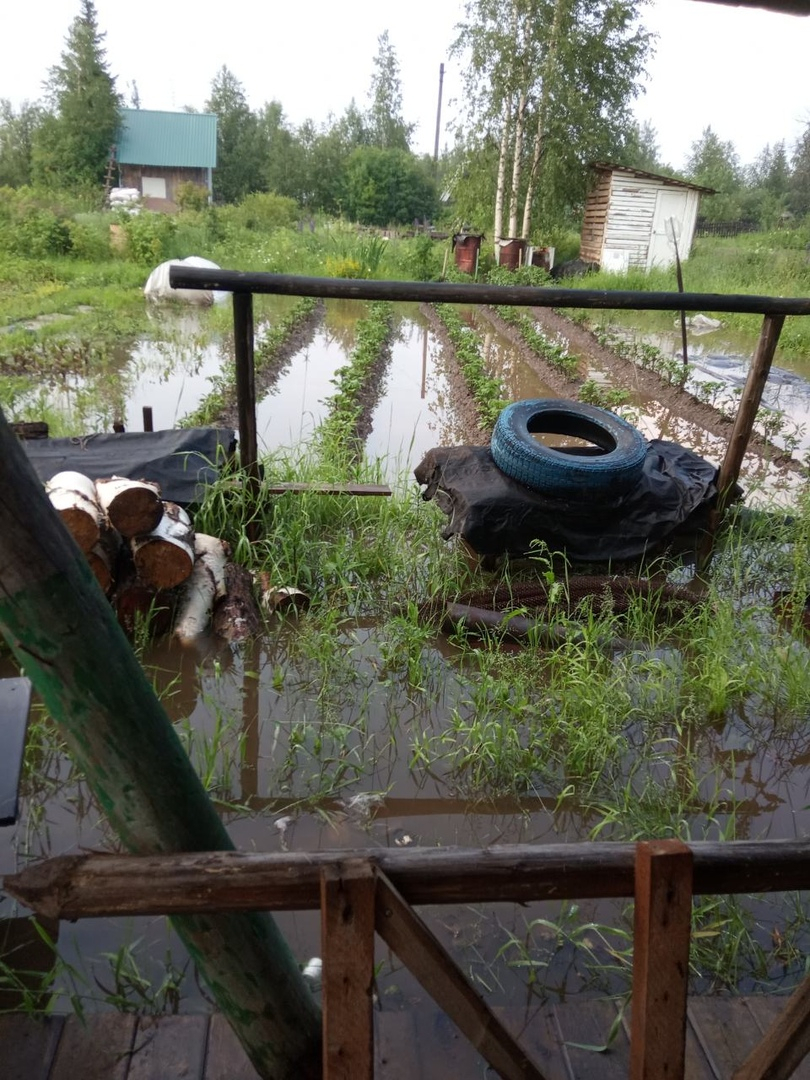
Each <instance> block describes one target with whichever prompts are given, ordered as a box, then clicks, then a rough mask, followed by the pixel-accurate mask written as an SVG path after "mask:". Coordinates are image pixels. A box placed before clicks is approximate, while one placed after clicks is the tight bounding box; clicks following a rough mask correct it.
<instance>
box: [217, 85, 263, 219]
mask: <svg viewBox="0 0 810 1080" xmlns="http://www.w3.org/2000/svg"><path fill="white" fill-rule="evenodd" d="M205 110H206V112H209V113H214V114H215V115H216V117H217V167H216V169H215V170H214V198H215V199H216V201H217V202H218V203H238V202H241V200H242V199H244V197H245V195H249V194H250V193H251V192H253V191H263V190H265V189H266V187H267V183H266V180H265V175H264V174H265V167H266V153H267V137H266V133H265V131H264V129H263V127H262V126H261V125H260V122H259V118H258V117H257V116H256V114H255V113H254V112H252V111H251V109H250V106H249V105H248V101H247V97H246V96H245V90H244V87H243V86H242V84H241V82H240V81H239V80H238V79H237V77H236V76H235V75H234V73H233V72H232V71H231V70H230V69H229V68H227V67H226V66H225V65H223V66H222V67H221V68H220V69H219V71H218V72H217V74H216V75H215V77H214V81H213V82H212V83H211V97H210V98H209V99H208V101H207V102H206V104H205Z"/></svg>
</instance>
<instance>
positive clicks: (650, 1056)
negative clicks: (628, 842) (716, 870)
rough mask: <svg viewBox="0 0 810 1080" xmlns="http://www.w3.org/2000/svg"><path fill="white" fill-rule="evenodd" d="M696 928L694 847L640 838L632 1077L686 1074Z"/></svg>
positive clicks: (670, 1078) (652, 1079) (678, 1079)
mask: <svg viewBox="0 0 810 1080" xmlns="http://www.w3.org/2000/svg"><path fill="white" fill-rule="evenodd" d="M691 928H692V852H691V851H690V850H689V848H688V847H687V846H686V844H683V843H681V841H680V840H650V841H645V842H643V843H640V844H638V846H637V848H636V908H635V926H634V933H633V1015H632V1021H631V1025H632V1026H631V1035H630V1080H683V1070H684V1058H685V1052H686V991H687V988H688V982H689V940H690V935H691Z"/></svg>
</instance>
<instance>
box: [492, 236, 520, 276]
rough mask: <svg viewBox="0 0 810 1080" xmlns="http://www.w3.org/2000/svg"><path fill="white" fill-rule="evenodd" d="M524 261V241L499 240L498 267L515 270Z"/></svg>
mask: <svg viewBox="0 0 810 1080" xmlns="http://www.w3.org/2000/svg"><path fill="white" fill-rule="evenodd" d="M525 261H526V241H525V240H501V241H500V243H499V245H498V266H505V267H506V269H507V270H517V268H518V267H519V266H522V265H523V263H524V262H525Z"/></svg>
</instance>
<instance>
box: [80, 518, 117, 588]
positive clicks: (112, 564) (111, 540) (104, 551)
mask: <svg viewBox="0 0 810 1080" xmlns="http://www.w3.org/2000/svg"><path fill="white" fill-rule="evenodd" d="M120 550H121V537H120V536H119V535H118V533H117V532H116V531H115V529H111V528H110V527H109V525H106V526H105V527H104V528H102V530H101V533H100V535H99V538H98V540H97V541H96V543H95V544H94V545H93V547H92V548H91V550H90V551H88V552H87V563H88V565H89V567H90V569H91V570H92V571H93V576H94V577H95V579H96V581H97V582H98V583H99V585H100V586H101V588H102V589H103V590H104V592H105V593H106V594H107V595H108V596H109V594H110V593H111V592H112V589H113V586H114V585H115V575H116V566H117V563H118V554H119V552H120Z"/></svg>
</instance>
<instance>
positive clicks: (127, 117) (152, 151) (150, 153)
mask: <svg viewBox="0 0 810 1080" xmlns="http://www.w3.org/2000/svg"><path fill="white" fill-rule="evenodd" d="M121 117H122V123H121V130H120V131H119V133H118V151H117V157H118V160H119V161H120V162H121V164H123V165H166V166H172V165H176V166H183V167H185V168H214V167H215V166H216V163H217V118H216V116H214V115H213V114H212V113H185V112H181V113H178V112H157V111H155V110H154V109H122V110H121Z"/></svg>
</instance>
